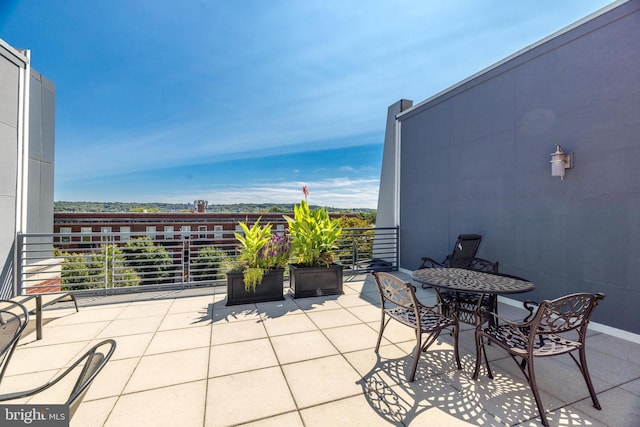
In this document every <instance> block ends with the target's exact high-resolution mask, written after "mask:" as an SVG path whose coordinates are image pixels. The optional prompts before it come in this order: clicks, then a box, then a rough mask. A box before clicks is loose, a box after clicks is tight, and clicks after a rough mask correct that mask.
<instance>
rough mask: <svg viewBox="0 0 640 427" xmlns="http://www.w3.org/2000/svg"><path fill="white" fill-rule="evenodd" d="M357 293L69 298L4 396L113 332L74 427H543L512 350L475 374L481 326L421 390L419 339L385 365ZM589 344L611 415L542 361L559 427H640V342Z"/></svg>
mask: <svg viewBox="0 0 640 427" xmlns="http://www.w3.org/2000/svg"><path fill="white" fill-rule="evenodd" d="M395 274H398V275H400V276H401V277H403V278H404V279H406V280H409V277H408V276H407V275H406V274H404V273H395ZM344 290H345V294H344V295H340V296H326V297H318V298H304V299H297V300H294V299H292V298H290V297H289V296H287V298H286V299H285V300H284V301H279V302H272V303H261V304H255V305H254V304H251V305H245V306H233V307H227V306H225V297H226V296H225V287H223V286H211V287H196V288H188V289H164V290H158V291H153V292H139V293H129V294H115V295H104V294H103V295H88V294H80V296H79V304H80V306H81V307H80V311H79V312H78V313H76V312H75V310H74V309H73V308H72V307H71V306H69V307H65V305H64V304H59V305H54V306H51V307H50V308H47V309H46V310H45V315H46V319H45V329H44V338H43V339H42V340H36V339H35V332H34V331H27V333H26V334H25V335H24V336H23V338H22V340H21V342H20V344H19V347H18V350H17V351H16V354H15V355H14V358H13V360H12V361H11V364H10V365H9V369H8V372H7V377H5V380H4V381H3V384H2V388H3V390H4V391H10V390H14V389H23V388H26V387H29V386H31V385H36V384H39V383H42V382H44V381H45V380H47V379H49V378H50V377H52V376H53V375H54V374H55V373H56V372H57V371H58V370H59V369H61V368H62V367H64V366H67V365H68V364H69V362H70V361H71V360H73V359H74V358H76V357H77V356H78V355H80V354H81V353H82V352H83V351H84V350H85V349H86V348H87V347H89V345H90V344H91V343H94V342H97V341H98V340H101V339H103V338H108V337H109V338H114V339H115V340H116V341H117V346H118V347H117V349H116V353H115V354H114V357H113V358H112V359H111V361H110V362H109V363H108V364H107V367H106V368H105V371H104V372H102V373H101V374H100V375H99V376H98V378H97V379H96V382H95V383H94V384H93V386H92V388H91V389H90V390H89V393H88V394H87V395H86V396H85V398H84V400H83V403H82V404H81V405H80V408H79V410H78V412H77V413H76V415H75V417H74V418H73V420H72V422H71V425H72V426H118V427H121V426H128V425H131V426H139V425H141V424H145V425H150V426H151V425H153V426H159V425H168V426H176V425H180V426H226V425H241V424H245V423H252V424H251V425H260V426H267V425H274V426H276V425H277V426H281V425H291V426H303V425H304V426H307V427H308V426H326V425H336V426H339V425H368V426H369V425H370V426H374V425H478V426H480V425H482V426H501V425H539V418H537V411H536V407H535V403H534V401H533V397H532V395H531V392H530V390H529V388H528V386H527V385H526V381H525V379H524V378H523V377H522V375H521V374H520V372H519V370H518V368H517V367H516V366H515V364H514V363H513V361H512V360H511V359H510V358H508V357H507V356H506V354H505V353H503V352H501V351H499V350H498V349H492V348H491V347H489V349H488V352H489V356H490V358H491V359H492V360H493V362H492V366H493V368H494V375H495V379H494V380H493V381H491V380H488V379H487V378H486V377H485V376H481V377H480V379H479V380H478V381H477V382H475V381H473V380H471V374H472V370H473V363H474V360H475V347H474V339H473V330H472V328H471V327H470V326H465V325H463V326H462V329H463V331H462V333H461V336H460V347H461V357H462V363H463V370H462V371H456V370H455V368H454V364H453V352H452V347H451V340H450V337H449V336H443V337H441V338H440V340H439V341H438V343H437V345H434V346H433V347H432V348H431V349H430V350H429V351H428V352H427V354H425V355H423V356H422V358H421V360H420V363H419V365H418V373H417V375H416V381H415V382H413V383H408V382H407V381H406V376H407V371H408V370H409V369H410V362H411V351H412V349H413V346H414V343H415V340H414V337H413V334H412V332H411V331H410V330H409V329H408V328H402V327H400V326H398V325H395V324H394V323H393V322H392V323H391V324H390V325H389V327H388V330H387V332H385V338H384V340H383V345H382V347H381V350H380V354H379V357H376V354H375V353H374V351H373V348H374V346H375V343H376V337H377V331H378V326H379V316H380V312H379V307H378V294H377V290H376V287H375V284H374V282H373V279H372V277H371V276H370V275H367V274H346V275H345V286H344ZM418 296H419V298H420V300H422V301H423V302H425V303H433V302H434V301H435V295H434V293H433V291H432V290H431V289H426V290H423V289H421V288H420V287H419V286H418ZM499 310H500V312H501V314H502V315H505V316H507V317H512V318H521V317H522V316H523V314H524V311H520V310H519V309H516V308H514V307H512V306H509V305H502V304H501V306H500V308H499ZM587 344H588V354H587V357H588V359H589V364H590V370H591V374H592V377H593V380H594V385H595V387H596V390H597V391H598V393H599V398H600V402H601V404H602V407H603V409H602V410H601V411H598V410H596V409H594V408H593V407H592V406H591V401H590V399H589V396H588V391H587V390H586V387H585V386H584V384H583V382H582V378H581V376H580V374H579V372H578V371H577V368H576V367H575V366H574V365H573V362H572V361H571V360H570V359H569V357H567V358H566V360H564V359H563V358H552V359H543V360H542V361H540V362H539V363H538V364H537V365H536V366H537V371H538V382H539V386H540V388H541V390H542V398H543V400H544V402H545V406H546V409H547V410H548V411H550V414H549V420H550V422H551V424H552V425H563V426H600V425H605V426H631V425H635V424H636V423H637V419H638V415H639V414H638V406H637V401H638V394H639V393H638V390H639V386H640V362H638V360H640V358H639V357H638V355H640V346H639V345H637V344H633V343H630V342H628V341H624V340H621V339H617V338H614V337H612V336H609V335H606V334H603V333H595V332H592V334H591V336H590V337H589V338H588V340H587ZM565 362H566V363H565ZM55 393H60V390H52V394H47V395H46V396H40V397H39V398H38V399H39V400H33V401H31V402H30V403H52V402H53V401H56V396H55Z"/></svg>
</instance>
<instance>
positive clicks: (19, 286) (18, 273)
mask: <svg viewBox="0 0 640 427" xmlns="http://www.w3.org/2000/svg"><path fill="white" fill-rule="evenodd" d="M24 239H25V237H24V234H22V233H18V235H17V236H16V240H17V246H16V247H15V249H14V250H15V256H14V257H13V259H14V266H13V267H14V270H13V271H14V273H15V277H14V278H13V289H11V291H12V292H13V291H15V292H16V293H15V295H22V292H23V291H24V281H23V277H22V274H23V273H24V271H23V267H22V264H23V261H24V260H23V256H24V254H23V253H22V250H23V248H24ZM2 293H3V294H4V293H5V290H4V289H3V292H2ZM9 296H10V297H12V296H14V295H9Z"/></svg>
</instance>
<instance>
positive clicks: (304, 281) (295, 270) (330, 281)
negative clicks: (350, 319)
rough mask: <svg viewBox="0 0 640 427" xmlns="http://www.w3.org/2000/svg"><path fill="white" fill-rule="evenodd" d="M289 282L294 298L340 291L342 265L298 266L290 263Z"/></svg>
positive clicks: (338, 292)
mask: <svg viewBox="0 0 640 427" xmlns="http://www.w3.org/2000/svg"><path fill="white" fill-rule="evenodd" d="M289 268H290V274H291V276H290V279H289V280H290V284H289V286H290V287H291V291H292V292H293V297H294V298H304V297H315V296H321V295H335V294H341V293H342V266H341V265H338V264H331V265H330V266H329V267H299V266H296V265H290V266H289Z"/></svg>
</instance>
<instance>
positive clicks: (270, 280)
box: [226, 268, 284, 305]
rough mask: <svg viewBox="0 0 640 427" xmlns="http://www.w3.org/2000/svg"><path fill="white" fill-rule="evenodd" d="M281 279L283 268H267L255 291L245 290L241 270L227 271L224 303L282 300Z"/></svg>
mask: <svg viewBox="0 0 640 427" xmlns="http://www.w3.org/2000/svg"><path fill="white" fill-rule="evenodd" d="M283 281H284V268H279V269H277V270H268V271H266V272H265V273H264V277H263V278H262V283H260V284H259V285H258V286H257V287H256V291H255V292H247V291H245V290H244V278H243V277H242V272H230V273H227V303H226V305H238V304H250V303H253V302H266V301H280V300H283V299H284V295H283V291H282V289H283V286H282V282H283Z"/></svg>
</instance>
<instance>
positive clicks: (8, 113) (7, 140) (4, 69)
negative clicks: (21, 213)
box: [0, 44, 26, 297]
mask: <svg viewBox="0 0 640 427" xmlns="http://www.w3.org/2000/svg"><path fill="white" fill-rule="evenodd" d="M25 66H26V59H25V61H23V60H22V58H21V57H20V55H18V54H17V53H16V52H14V51H13V50H12V49H11V48H10V47H8V46H7V45H4V44H0V224H2V227H0V296H1V297H6V296H10V294H11V293H12V292H13V247H14V240H15V234H16V201H17V187H16V186H17V177H18V125H19V124H18V123H19V122H18V97H19V88H20V69H21V68H24V67H25Z"/></svg>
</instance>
